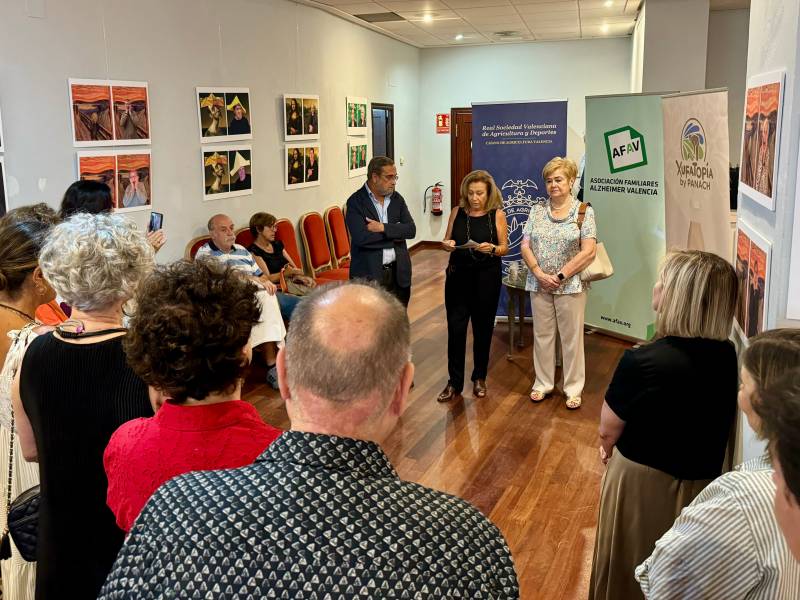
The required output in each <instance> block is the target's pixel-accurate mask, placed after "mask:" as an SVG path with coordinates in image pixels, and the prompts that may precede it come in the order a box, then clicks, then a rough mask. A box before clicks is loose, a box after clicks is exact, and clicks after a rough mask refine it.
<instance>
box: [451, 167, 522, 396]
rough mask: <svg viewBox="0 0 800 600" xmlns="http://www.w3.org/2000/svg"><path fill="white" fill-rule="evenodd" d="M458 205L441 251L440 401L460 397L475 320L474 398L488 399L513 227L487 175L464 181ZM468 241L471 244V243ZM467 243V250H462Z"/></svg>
mask: <svg viewBox="0 0 800 600" xmlns="http://www.w3.org/2000/svg"><path fill="white" fill-rule="evenodd" d="M460 191H461V194H460V200H459V205H458V207H457V208H456V209H455V210H453V211H452V212H451V213H450V221H449V222H448V224H447V233H446V234H445V239H444V241H443V242H442V247H443V248H444V249H445V250H446V251H447V252H450V253H451V254H450V262H449V264H448V265H447V279H446V281H445V286H444V305H445V309H446V310H447V370H448V373H449V379H448V381H447V386H446V387H445V388H444V390H443V391H442V393H441V394H439V397H438V398H437V400H438V401H439V402H449V401H450V400H454V399H461V391H462V389H463V387H464V361H465V354H466V348H467V325H468V324H469V322H470V320H471V321H472V336H473V342H472V355H473V370H472V381H473V390H472V392H473V394H474V395H475V397H477V398H483V397H484V396H486V372H487V370H488V368H489V348H490V346H491V343H492V331H493V329H494V319H495V314H496V312H497V303H498V301H499V300H500V285H501V262H500V257H501V256H503V255H505V254H506V253H507V252H508V225H507V223H506V215H505V213H504V212H503V210H502V206H503V202H502V198H501V196H500V190H498V189H497V184H496V183H495V182H494V179H492V176H491V175H489V173H487V172H486V171H473V172H472V173H470V174H468V175H467V176H466V177H464V180H463V181H462V182H461V190H460ZM468 242H469V243H468ZM465 244H466V245H468V246H469V247H468V248H460V246H463V245H465Z"/></svg>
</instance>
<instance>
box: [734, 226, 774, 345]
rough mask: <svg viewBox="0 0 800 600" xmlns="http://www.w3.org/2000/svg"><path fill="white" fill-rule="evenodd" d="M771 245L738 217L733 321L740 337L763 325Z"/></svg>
mask: <svg viewBox="0 0 800 600" xmlns="http://www.w3.org/2000/svg"><path fill="white" fill-rule="evenodd" d="M771 254H772V245H771V244H770V243H769V242H768V241H767V240H766V239H764V238H763V237H762V236H761V235H759V234H758V233H756V232H755V231H754V230H753V229H752V228H751V227H749V226H748V225H747V224H746V223H744V222H742V220H741V219H740V220H739V222H738V224H737V230H736V275H737V277H738V279H739V305H738V306H737V310H736V324H737V328H738V329H739V332H740V333H741V334H742V337H743V338H744V339H749V338H751V337H753V336H754V335H756V334H758V333H761V332H762V331H764V328H765V320H766V310H767V300H768V299H769V274H770V258H771Z"/></svg>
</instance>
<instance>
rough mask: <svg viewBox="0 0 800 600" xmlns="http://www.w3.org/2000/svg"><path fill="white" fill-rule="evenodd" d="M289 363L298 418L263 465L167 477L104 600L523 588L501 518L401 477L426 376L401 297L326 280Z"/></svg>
mask: <svg viewBox="0 0 800 600" xmlns="http://www.w3.org/2000/svg"><path fill="white" fill-rule="evenodd" d="M278 371H279V373H280V382H281V395H282V396H283V398H284V400H285V401H286V411H287V413H288V415H289V419H290V421H291V430H290V431H287V432H286V433H284V434H283V435H281V437H279V438H278V439H277V440H276V441H274V442H273V443H272V445H271V446H270V447H269V448H268V449H267V450H266V451H265V452H264V453H263V454H262V455H261V456H260V457H259V458H258V459H256V462H255V463H254V464H253V465H250V466H248V467H243V468H241V469H230V470H225V471H208V472H198V473H191V474H188V475H183V476H180V477H177V478H175V479H173V480H171V481H170V482H168V483H166V484H164V485H163V486H162V487H161V488H160V489H159V490H158V491H157V492H156V493H155V495H154V496H153V497H152V498H151V500H150V501H149V502H148V504H147V506H145V508H144V511H143V512H142V514H141V515H140V517H139V518H138V519H137V521H136V524H135V525H134V527H133V529H132V531H131V534H130V536H129V537H128V539H127V540H126V542H125V546H123V548H122V550H121V551H120V553H119V555H118V557H117V561H116V563H115V565H114V568H113V569H112V571H111V574H110V575H109V578H108V580H107V581H106V584H105V587H104V588H103V591H102V592H101V595H100V598H101V599H112V598H127V597H133V596H134V595H135V597H137V598H156V597H162V596H163V595H164V594H167V593H172V592H175V593H177V594H178V595H179V596H180V597H181V598H197V599H200V598H205V597H212V596H213V597H224V598H230V599H239V598H242V599H244V598H265V597H275V598H296V599H311V598H334V599H339V598H365V599H366V598H369V599H377V598H445V597H447V598H469V599H470V600H483V599H489V598H492V599H516V598H519V586H518V584H517V577H516V573H515V572H514V565H513V563H512V560H511V554H510V552H509V550H508V547H507V546H506V543H505V540H504V539H503V536H502V534H501V533H500V532H499V531H498V529H497V528H496V527H495V526H494V525H493V524H492V523H491V522H490V521H489V520H488V519H487V518H486V517H484V516H483V515H482V514H481V513H480V512H479V511H478V510H477V509H476V508H474V507H473V506H471V505H470V504H468V503H467V502H465V501H463V500H461V499H459V498H456V497H454V496H449V495H447V494H443V493H441V492H437V491H434V490H431V489H428V488H425V487H423V486H421V485H418V484H414V483H409V482H405V481H403V480H401V479H400V478H399V477H398V475H397V473H396V472H395V470H394V469H393V468H392V465H391V463H390V462H389V459H388V458H387V456H386V455H385V454H384V453H383V451H382V450H381V447H380V444H381V443H382V442H383V441H384V440H385V439H386V438H387V436H388V435H389V434H390V433H391V432H392V430H393V429H394V428H395V426H396V424H397V422H398V420H399V418H400V416H401V415H402V413H403V410H404V409H405V406H406V402H407V400H408V391H409V387H410V386H411V380H412V377H413V374H414V366H413V365H412V364H411V362H410V334H409V323H408V318H407V317H406V313H405V309H404V307H403V306H402V305H401V304H400V302H399V301H398V300H396V299H395V298H394V297H393V296H391V295H390V294H389V293H388V292H386V291H384V290H382V289H380V288H378V287H377V286H375V287H373V286H372V285H367V284H360V283H345V284H342V285H328V286H324V287H318V288H316V289H315V290H314V291H313V292H312V293H311V294H310V295H308V296H306V297H305V299H304V300H303V302H301V303H300V305H299V306H298V307H297V310H296V312H295V318H294V319H293V320H292V324H291V326H290V327H289V333H288V336H287V338H286V346H285V347H284V348H283V350H281V352H280V354H279V355H278Z"/></svg>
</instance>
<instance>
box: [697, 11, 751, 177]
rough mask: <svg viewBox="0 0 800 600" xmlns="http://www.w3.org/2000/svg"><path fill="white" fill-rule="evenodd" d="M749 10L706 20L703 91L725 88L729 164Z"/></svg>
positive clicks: (735, 151)
mask: <svg viewBox="0 0 800 600" xmlns="http://www.w3.org/2000/svg"><path fill="white" fill-rule="evenodd" d="M749 25H750V11H749V10H748V9H744V10H719V11H711V13H709V17H708V54H707V56H706V89H713V88H721V87H726V88H728V133H729V136H730V149H731V165H734V166H735V165H738V164H739V160H740V153H739V149H740V148H741V143H742V121H743V118H744V117H743V115H744V99H745V88H746V79H747V36H748V28H749Z"/></svg>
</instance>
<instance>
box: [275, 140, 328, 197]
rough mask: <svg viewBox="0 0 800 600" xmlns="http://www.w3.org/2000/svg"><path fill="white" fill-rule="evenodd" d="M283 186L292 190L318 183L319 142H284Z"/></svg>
mask: <svg viewBox="0 0 800 600" xmlns="http://www.w3.org/2000/svg"><path fill="white" fill-rule="evenodd" d="M283 154H284V157H285V163H284V173H285V174H286V179H285V180H284V184H285V185H284V188H285V189H287V190H293V189H298V188H305V187H313V186H317V185H319V175H320V173H319V164H320V159H321V157H320V152H319V144H286V146H285V149H284V153H283Z"/></svg>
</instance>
